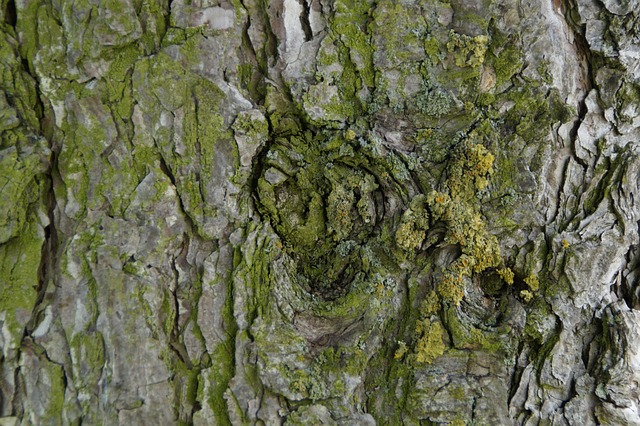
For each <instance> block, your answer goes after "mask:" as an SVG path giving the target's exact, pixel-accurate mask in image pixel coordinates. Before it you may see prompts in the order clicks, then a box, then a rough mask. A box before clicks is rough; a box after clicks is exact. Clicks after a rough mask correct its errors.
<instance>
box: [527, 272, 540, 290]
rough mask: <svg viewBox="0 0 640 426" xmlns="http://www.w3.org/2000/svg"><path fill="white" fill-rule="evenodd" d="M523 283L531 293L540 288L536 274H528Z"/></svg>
mask: <svg viewBox="0 0 640 426" xmlns="http://www.w3.org/2000/svg"><path fill="white" fill-rule="evenodd" d="M524 282H525V283H526V284H527V285H528V286H529V288H530V289H531V290H532V291H538V289H539V288H540V281H538V276H537V275H536V274H530V275H529V276H528V277H527V278H525V279H524Z"/></svg>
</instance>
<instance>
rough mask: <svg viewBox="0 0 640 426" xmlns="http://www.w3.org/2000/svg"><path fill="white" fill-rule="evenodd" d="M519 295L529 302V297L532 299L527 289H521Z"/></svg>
mask: <svg viewBox="0 0 640 426" xmlns="http://www.w3.org/2000/svg"><path fill="white" fill-rule="evenodd" d="M520 297H522V298H523V299H524V301H525V302H530V301H531V299H533V293H531V292H530V291H529V290H522V291H521V292H520Z"/></svg>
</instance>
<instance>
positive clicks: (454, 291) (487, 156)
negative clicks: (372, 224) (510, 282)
mask: <svg viewBox="0 0 640 426" xmlns="http://www.w3.org/2000/svg"><path fill="white" fill-rule="evenodd" d="M493 161H494V156H493V154H491V153H490V152H489V151H488V150H487V149H486V148H485V147H484V146H483V145H481V144H478V143H472V142H469V141H465V142H463V143H461V144H460V145H459V146H458V147H457V148H456V151H455V152H454V155H453V158H452V160H451V162H450V163H449V166H448V168H447V173H448V179H447V181H446V187H447V188H448V191H447V192H438V191H432V193H431V194H429V197H428V198H427V202H428V204H429V207H430V209H431V212H432V214H433V216H434V219H435V220H441V221H443V222H444V223H445V225H446V233H445V237H444V239H445V242H447V243H449V244H455V245H459V246H460V248H461V250H462V255H461V256H460V257H459V258H458V259H456V260H455V261H454V262H452V263H451V264H450V265H449V267H448V268H447V269H446V270H445V271H444V273H443V276H442V278H441V280H440V282H439V284H438V293H439V294H440V296H442V297H443V298H444V299H445V300H448V301H452V302H454V303H455V304H459V303H460V301H461V300H462V298H463V297H464V285H463V283H464V277H471V276H472V274H473V273H480V272H482V271H485V270H486V269H488V268H494V267H497V266H498V265H500V263H501V262H502V259H501V255H500V248H499V245H498V240H497V238H496V237H495V236H494V235H491V234H490V233H489V231H488V230H487V225H486V223H485V221H484V219H483V218H482V215H481V214H480V212H479V208H478V204H477V202H476V201H475V200H477V198H476V197H475V194H476V193H477V192H478V191H480V190H482V189H484V188H485V187H486V186H487V185H488V182H489V181H488V176H489V175H491V174H492V173H493Z"/></svg>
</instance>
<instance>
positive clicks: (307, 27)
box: [298, 0, 313, 41]
mask: <svg viewBox="0 0 640 426" xmlns="http://www.w3.org/2000/svg"><path fill="white" fill-rule="evenodd" d="M298 3H300V5H301V6H302V13H301V14H300V25H301V26H302V31H304V41H311V40H312V39H313V31H312V30H311V23H310V22H309V15H310V11H309V4H308V3H307V1H306V0H298Z"/></svg>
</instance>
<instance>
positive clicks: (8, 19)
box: [4, 0, 18, 29]
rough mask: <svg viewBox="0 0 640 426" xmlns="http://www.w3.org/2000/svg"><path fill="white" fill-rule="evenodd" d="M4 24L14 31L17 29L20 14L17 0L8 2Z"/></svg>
mask: <svg viewBox="0 0 640 426" xmlns="http://www.w3.org/2000/svg"><path fill="white" fill-rule="evenodd" d="M4 23H5V24H7V25H9V26H10V27H12V28H13V29H15V28H16V24H17V23H18V13H17V10H16V2H15V0H9V1H8V2H7V6H6V8H5V10H4Z"/></svg>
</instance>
